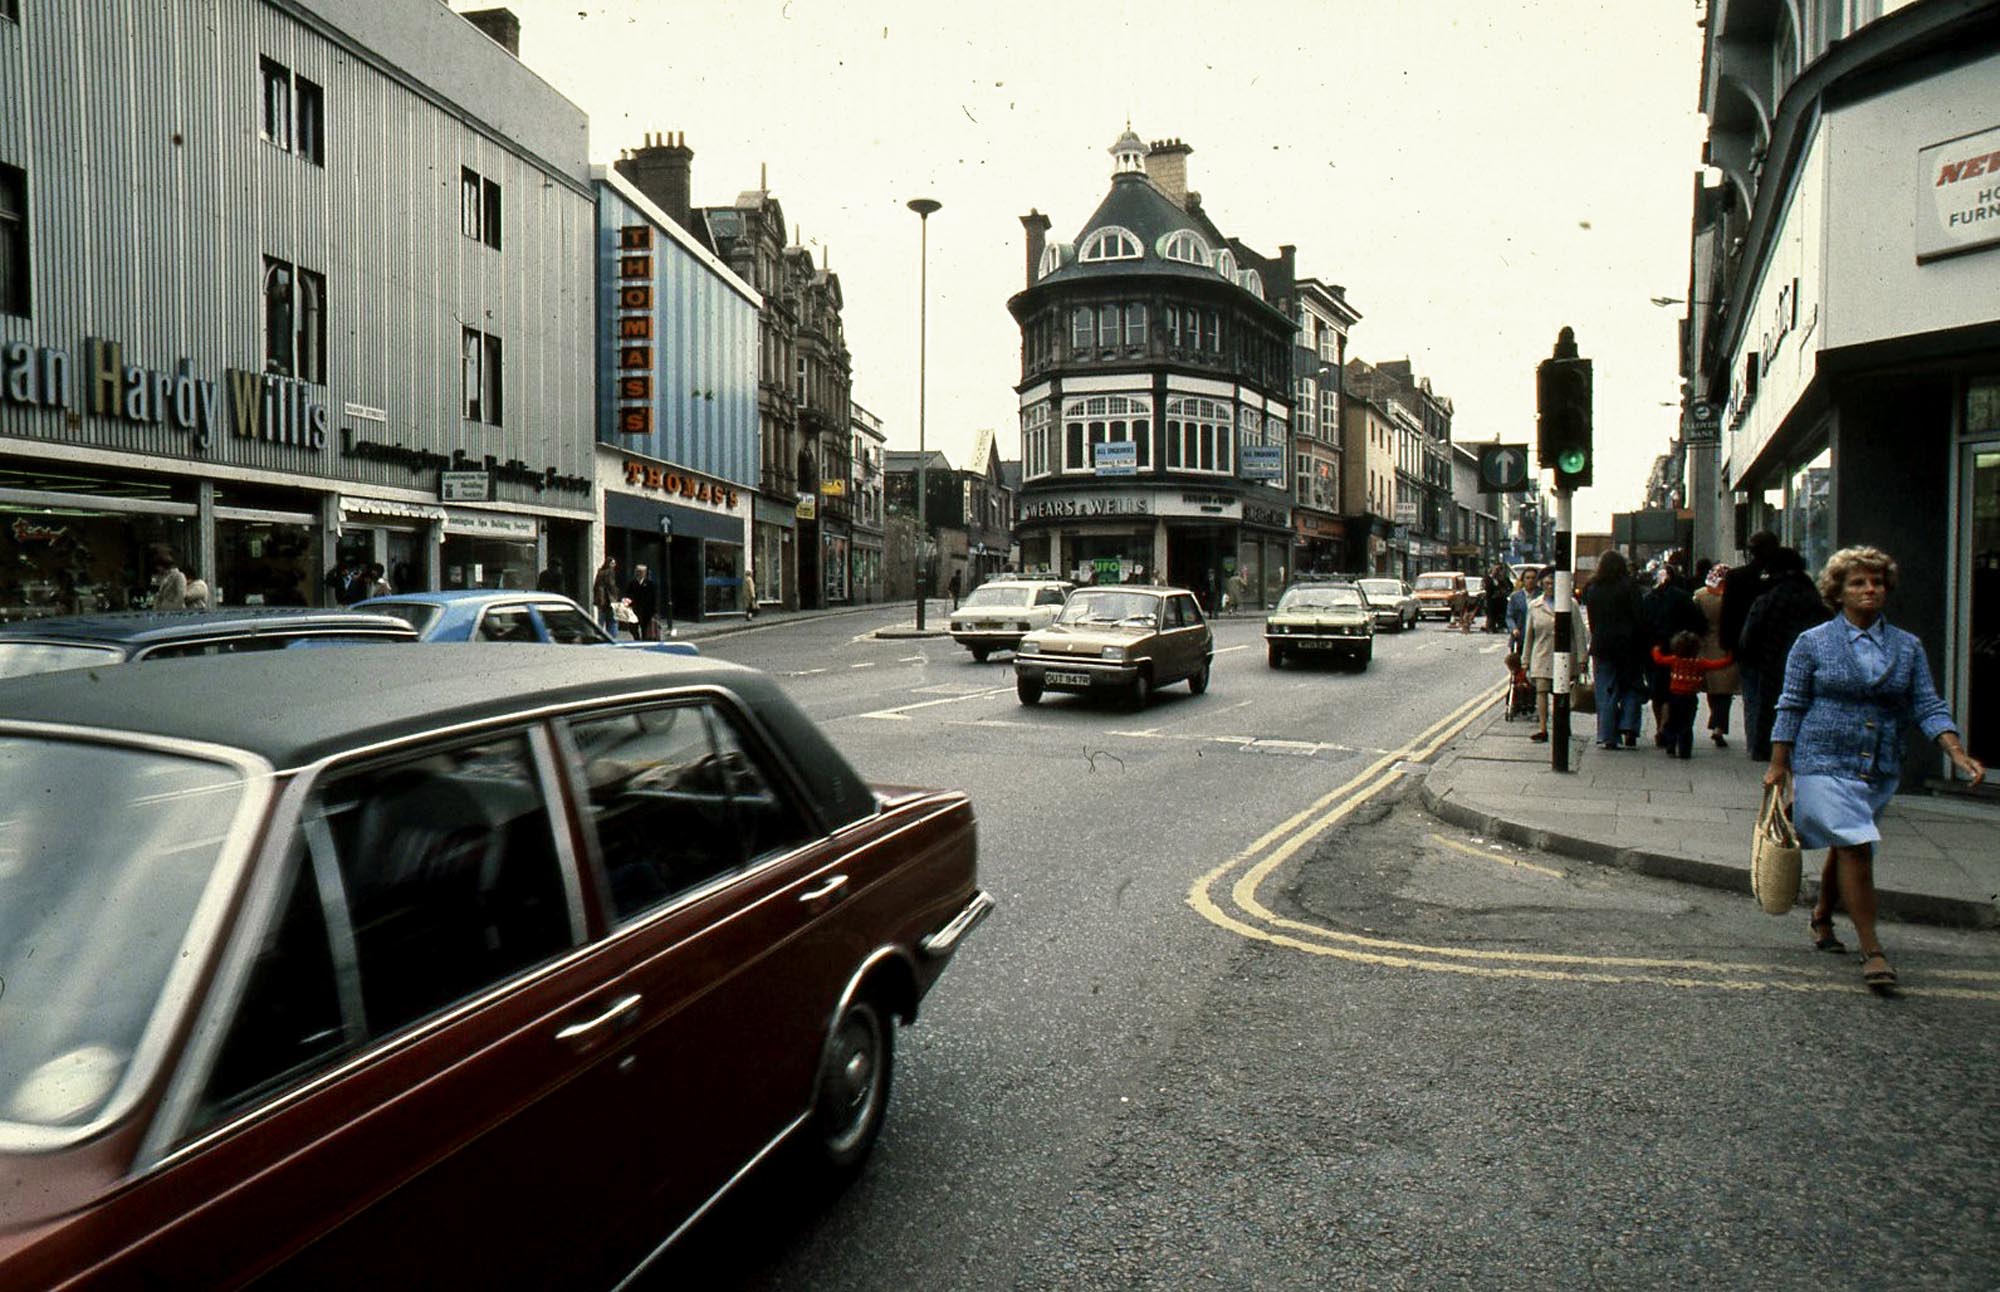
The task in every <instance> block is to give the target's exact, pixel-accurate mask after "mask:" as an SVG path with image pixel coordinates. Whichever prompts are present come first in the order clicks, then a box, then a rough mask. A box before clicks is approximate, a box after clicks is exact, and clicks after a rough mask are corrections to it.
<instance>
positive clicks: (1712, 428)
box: [1681, 399, 1722, 444]
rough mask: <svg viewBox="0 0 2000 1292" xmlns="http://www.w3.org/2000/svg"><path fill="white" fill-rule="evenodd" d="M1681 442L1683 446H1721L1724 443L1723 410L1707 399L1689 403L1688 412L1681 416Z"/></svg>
mask: <svg viewBox="0 0 2000 1292" xmlns="http://www.w3.org/2000/svg"><path fill="white" fill-rule="evenodd" d="M1681 442H1682V443H1683V444H1719V443H1721V442H1722V410H1721V409H1720V408H1718V407H1716V406H1715V405H1714V404H1711V403H1709V402H1708V401H1707V400H1706V399H1696V400H1692V401H1690V402H1689V404H1688V406H1687V411H1686V412H1685V413H1683V414H1682V415H1681Z"/></svg>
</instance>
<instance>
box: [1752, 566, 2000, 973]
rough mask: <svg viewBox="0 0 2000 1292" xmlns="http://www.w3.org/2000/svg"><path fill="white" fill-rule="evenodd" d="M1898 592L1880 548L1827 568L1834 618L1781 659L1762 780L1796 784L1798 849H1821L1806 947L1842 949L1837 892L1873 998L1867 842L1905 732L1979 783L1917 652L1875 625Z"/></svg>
mask: <svg viewBox="0 0 2000 1292" xmlns="http://www.w3.org/2000/svg"><path fill="white" fill-rule="evenodd" d="M1895 586H1896V563H1895V561H1893V560H1891V559H1890V557H1889V555H1888V553H1886V552H1883V551H1880V550H1878V549H1876V548H1873V547H1847V548H1842V549H1841V550H1840V551H1838V552H1835V553H1834V554H1833V555H1832V556H1831V557H1829V558H1828V559H1827V563H1826V569H1825V570H1824V571H1823V572H1822V573H1821V574H1820V577H1819V591H1820V596H1821V597H1823V598H1824V599H1825V600H1826V603H1827V605H1828V606H1829V607H1831V608H1832V609H1833V610H1834V611H1836V612H1837V613H1836V614H1835V615H1834V617H1833V618H1832V619H1830V620H1828V621H1827V622H1825V623H1823V624H1821V625H1820V626H1819V627H1817V628H1812V629H1808V630H1807V631H1805V632H1803V633H1801V634H1799V638H1798V640H1797V642H1795V643H1794V644H1793V646H1792V651H1791V655H1790V656H1789V657H1788V658H1787V659H1786V661H1785V689H1784V692H1783V694H1781V695H1780V696H1779V697H1778V709H1777V717H1776V720H1775V721H1774V723H1773V725H1772V729H1771V764H1770V767H1769V768H1768V769H1767V770H1766V771H1765V773H1764V784H1765V785H1767V786H1773V785H1775V786H1782V785H1783V784H1784V783H1785V782H1786V781H1787V780H1789V781H1790V782H1791V784H1792V813H1793V818H1794V822H1795V824H1796V825H1797V827H1798V832H1799V844H1800V846H1802V847H1806V848H1826V849H1828V852H1827V855H1826V866H1825V869H1824V870H1822V871H1821V873H1820V886H1819V900H1818V902H1816V903H1815V904H1814V906H1813V912H1812V922H1811V924H1810V925H1809V929H1810V932H1811V934H1812V938H1813V945H1814V946H1816V947H1818V948H1819V949H1820V950H1822V951H1845V950H1846V949H1847V948H1846V947H1844V946H1842V945H1841V943H1840V940H1839V939H1838V938H1836V937H1834V935H1833V906H1834V900H1835V897H1836V895H1838V897H1839V900H1840V902H1841V904H1842V905H1844V906H1845V907H1846V908H1847V916H1848V918H1849V919H1851V920H1853V921H1854V933H1855V936H1856V937H1858V938H1859V939H1860V940H1861V957H1862V959H1861V977H1862V981H1863V982H1865V983H1867V984H1868V985H1869V986H1870V987H1873V988H1875V989H1876V990H1878V991H1888V990H1890V989H1893V988H1894V987H1895V985H1896V971H1895V970H1894V969H1892V968H1890V967H1889V961H1888V959H1887V958H1886V957H1884V956H1883V954H1882V943H1881V941H1880V940H1879V939H1878V938H1877V937H1876V934H1875V875H1874V855H1875V854H1874V845H1875V844H1876V842H1878V841H1879V840H1880V839H1881V838H1882V833H1881V829H1880V826H1881V821H1882V812H1883V810H1884V809H1885V808H1887V807H1888V806H1889V799H1890V797H1891V796H1892V795H1893V794H1895V792H1896V784H1897V782H1898V780H1899V779H1900V778H1901V776H1902V770H1903V768H1902V762H1903V743H1904V738H1905V735H1906V734H1907V732H1908V729H1909V726H1910V724H1911V723H1915V724H1916V725H1917V727H1918V728H1919V729H1920V730H1922V731H1923V733H1924V735H1925V736H1927V737H1929V738H1930V739H1932V740H1935V741H1937V742H1938V744H1939V745H1941V746H1942V747H1943V748H1944V751H1945V753H1946V755H1948V756H1949V757H1950V759H1951V761H1952V764H1953V766H1955V767H1956V768H1957V769H1958V770H1959V771H1961V772H1963V773H1964V774H1965V776H1966V778H1967V779H1968V780H1970V781H1971V782H1972V783H1973V784H1974V785H1977V784H1979V783H1980V782H1981V781H1982V780H1984V779H1985V778H1986V768H1985V767H1984V766H1983V765H1982V764H1981V763H1980V761H1979V760H1978V759H1976V758H1974V757H1973V756H1972V755H1970V754H1968V753H1967V752H1966V751H1965V747H1964V746H1963V745H1962V744H1960V743H1959V738H1958V728H1957V727H1956V726H1954V725H1953V724H1952V721H1951V712H1950V710H1948V709H1947V708H1946V707H1945V703H1944V700H1943V699H1942V698H1941V697H1940V696H1939V695H1938V692H1937V686H1936V685H1935V684H1934V683H1933V682H1932V681H1931V666H1930V660H1929V659H1928V658H1926V657H1925V655H1924V648H1923V644H1922V643H1921V642H1919V641H1918V640H1917V639H1916V637H1915V636H1914V635H1912V634H1910V633H1906V632H1904V631H1903V630H1902V629H1900V628H1895V627H1891V626H1890V624H1889V621H1888V620H1887V619H1885V618H1883V617H1882V603H1883V602H1884V601H1885V600H1887V599H1888V595H1889V593H1890V592H1891V591H1892V590H1894V588H1895Z"/></svg>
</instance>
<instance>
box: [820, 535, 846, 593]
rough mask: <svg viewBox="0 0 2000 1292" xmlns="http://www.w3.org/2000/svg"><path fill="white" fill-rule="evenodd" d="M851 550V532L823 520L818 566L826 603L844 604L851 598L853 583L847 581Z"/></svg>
mask: <svg viewBox="0 0 2000 1292" xmlns="http://www.w3.org/2000/svg"><path fill="white" fill-rule="evenodd" d="M853 550H854V538H853V535H852V533H851V532H850V531H848V530H847V529H845V528H844V527H841V526H839V525H837V524H836V522H834V521H831V520H829V521H827V522H825V524H824V525H823V526H822V527H821V533H820V563H819V568H820V573H821V576H822V577H823V578H824V580H825V584H826V604H827V605H830V606H834V605H846V604H847V603H848V602H849V601H851V600H852V599H853V596H854V592H853V584H852V583H850V582H849V579H850V578H851V576H852V573H853V571H852V570H851V569H850V563H851V560H852V557H851V555H850V554H851V553H852V552H853Z"/></svg>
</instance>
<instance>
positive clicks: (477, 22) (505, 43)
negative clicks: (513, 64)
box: [459, 9, 521, 58]
mask: <svg viewBox="0 0 2000 1292" xmlns="http://www.w3.org/2000/svg"><path fill="white" fill-rule="evenodd" d="M459 16H460V17H461V18H463V19H465V20H466V21H467V22H469V23H471V24H472V25H473V26H475V27H477V28H479V30H481V31H483V32H485V33H486V34H487V36H489V37H490V38H491V39H492V41H493V43H494V44H496V45H498V46H499V47H500V48H502V49H504V50H506V51H507V52H508V53H510V54H512V55H513V56H514V57H515V58H519V57H520V56H521V20H520V19H519V18H516V17H515V16H514V11H513V10H512V9H470V10H467V11H466V12H465V13H462V14H460V15H459Z"/></svg>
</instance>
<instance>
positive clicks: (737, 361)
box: [597, 182, 757, 489]
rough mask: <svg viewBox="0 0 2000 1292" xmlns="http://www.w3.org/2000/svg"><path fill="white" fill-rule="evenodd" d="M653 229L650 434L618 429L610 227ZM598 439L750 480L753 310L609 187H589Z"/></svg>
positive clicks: (615, 266)
mask: <svg viewBox="0 0 2000 1292" xmlns="http://www.w3.org/2000/svg"><path fill="white" fill-rule="evenodd" d="M640 224H643V225H648V226H650V227H651V228H652V229H653V237H652V241H653V252H652V255H653V279H652V282H653V343H652V344H653V369H652V372H653V431H652V433H651V434H650V435H625V434H620V433H619V432H618V430H617V428H616V427H617V424H616V410H617V407H618V402H619V401H618V381H617V371H616V367H615V365H616V363H617V358H618V355H617V352H618V348H619V342H618V339H617V327H616V324H615V320H616V319H617V318H618V316H619V312H620V311H619V309H618V287H619V282H620V280H619V277H618V271H619V253H618V231H619V230H620V229H621V228H624V227H625V226H627V225H640ZM597 284H598V286H597V302H598V309H599V311H600V312H601V314H600V322H599V324H598V329H597V333H598V338H599V339H598V345H597V390H598V418H597V425H598V428H599V429H598V436H599V438H600V439H602V440H603V441H604V442H605V443H606V444H610V445H614V446H616V447H618V448H621V449H626V450H629V451H630V452H633V453H642V454H645V455H646V456H648V457H654V458H659V459H661V460H663V461H666V462H672V463H674V464H676V465H678V466H685V467H691V468H693V469H694V470H696V471H702V472H706V473H707V474H709V475H712V476H716V477H718V478H720V479H723V480H728V481H731V482H733V483H735V484H740V485H742V486H744V487H745V488H750V489H754V488H756V486H757V307H756V306H755V305H753V304H751V303H750V301H749V300H748V299H746V298H745V297H744V295H743V294H742V292H741V291H739V290H738V289H737V288H735V287H733V286H731V285H729V284H728V283H726V282H725V281H724V280H723V279H722V277H721V276H720V275H718V274H717V273H716V272H715V271H714V270H713V269H711V268H709V267H708V266H707V265H706V264H704V263H702V261H701V260H700V259H699V258H697V257H696V256H694V255H692V254H691V253H689V252H688V251H687V250H686V249H685V248H683V247H682V246H681V245H680V244H679V243H677V242H675V241H674V240H673V238H672V237H670V236H669V235H668V234H667V233H666V232H665V231H664V230H663V229H661V228H660V227H659V224H658V222H657V221H655V220H653V219H652V218H651V217H650V216H648V215H647V214H646V213H645V212H643V211H641V210H640V209H639V208H638V207H636V206H634V205H633V204H632V203H631V202H629V201H627V200H626V199H625V198H624V197H623V196H622V195H621V194H619V193H618V192H617V190H615V189H613V188H612V187H611V186H610V185H608V184H604V183H602V182H600V183H599V184H598V185H597Z"/></svg>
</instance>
